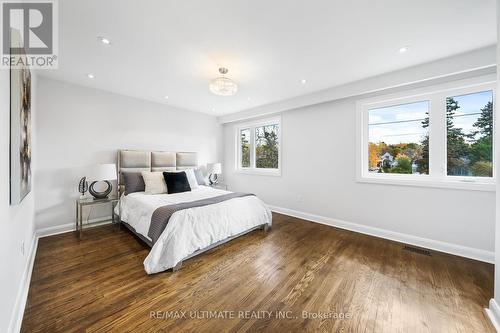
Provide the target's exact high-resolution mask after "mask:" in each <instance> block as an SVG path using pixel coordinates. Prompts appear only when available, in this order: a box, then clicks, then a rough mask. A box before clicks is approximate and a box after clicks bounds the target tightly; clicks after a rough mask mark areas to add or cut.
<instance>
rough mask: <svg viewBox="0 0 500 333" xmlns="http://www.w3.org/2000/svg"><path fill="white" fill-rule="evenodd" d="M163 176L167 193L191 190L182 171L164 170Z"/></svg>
mask: <svg viewBox="0 0 500 333" xmlns="http://www.w3.org/2000/svg"><path fill="white" fill-rule="evenodd" d="M163 178H165V183H166V184H167V189H168V194H172V193H181V192H188V191H191V187H190V186H189V181H188V178H187V176H186V173H185V172H184V171H181V172H164V173H163Z"/></svg>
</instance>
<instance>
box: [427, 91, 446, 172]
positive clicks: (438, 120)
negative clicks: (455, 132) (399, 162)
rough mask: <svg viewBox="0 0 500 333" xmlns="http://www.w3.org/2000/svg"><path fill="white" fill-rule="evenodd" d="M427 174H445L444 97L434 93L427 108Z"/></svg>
mask: <svg viewBox="0 0 500 333" xmlns="http://www.w3.org/2000/svg"><path fill="white" fill-rule="evenodd" d="M429 124H430V125H429V126H430V130H429V175H430V176H431V177H432V178H436V179H442V178H444V177H445V176H446V98H445V97H444V95H442V94H434V95H432V96H431V98H430V109H429Z"/></svg>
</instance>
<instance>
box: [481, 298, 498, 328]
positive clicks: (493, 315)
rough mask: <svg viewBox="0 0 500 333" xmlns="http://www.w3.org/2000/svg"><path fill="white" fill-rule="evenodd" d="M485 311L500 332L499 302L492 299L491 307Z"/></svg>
mask: <svg viewBox="0 0 500 333" xmlns="http://www.w3.org/2000/svg"><path fill="white" fill-rule="evenodd" d="M484 310H485V311H486V314H488V317H489V318H490V320H491V323H492V324H493V326H495V329H496V330H497V332H500V307H499V306H498V304H497V302H496V301H495V300H494V299H493V298H492V299H490V307H489V308H488V309H484Z"/></svg>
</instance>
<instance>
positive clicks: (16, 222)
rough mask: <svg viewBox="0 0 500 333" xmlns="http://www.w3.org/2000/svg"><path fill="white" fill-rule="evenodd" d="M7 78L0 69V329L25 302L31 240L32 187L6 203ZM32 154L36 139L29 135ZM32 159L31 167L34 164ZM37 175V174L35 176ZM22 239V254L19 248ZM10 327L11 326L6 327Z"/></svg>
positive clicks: (5, 328) (12, 320)
mask: <svg viewBox="0 0 500 333" xmlns="http://www.w3.org/2000/svg"><path fill="white" fill-rule="evenodd" d="M32 85H33V92H34V93H33V95H32V104H31V107H32V116H33V117H34V119H32V129H33V132H32V133H33V134H35V133H36V130H35V128H34V127H35V126H34V125H35V123H34V122H35V119H36V108H35V106H36V76H35V73H33V72H32ZM9 87H10V81H9V71H6V70H0V126H1V128H0V154H1V156H2V157H1V158H0V230H1V232H0V263H1V268H0V295H1V296H0V332H9V331H10V330H12V329H13V327H15V326H16V325H17V323H16V322H15V320H17V319H18V318H19V317H17V314H18V311H19V312H21V311H22V309H23V307H24V305H22V304H21V303H23V301H22V299H23V297H21V296H20V293H21V292H22V291H23V290H22V289H23V288H22V287H23V279H24V278H25V277H26V276H25V274H24V273H25V271H26V269H27V266H28V260H29V253H30V247H31V246H32V245H33V240H34V222H33V221H34V190H35V189H36V185H35V184H34V183H33V184H32V185H34V188H33V187H32V190H31V193H29V194H28V195H27V196H26V197H25V198H24V200H23V201H22V202H21V203H20V204H19V205H16V206H10V204H9V191H10V190H9V163H10V162H9V161H10V158H9V145H10V105H9V101H10V97H9V95H10V88H9ZM32 148H33V156H34V157H36V154H37V149H36V140H34V137H32ZM35 166H36V165H35V163H34V164H33V166H32V167H35ZM35 177H36V176H35ZM23 242H24V254H23V253H22V251H21V247H22V243H23ZM8 327H10V328H8Z"/></svg>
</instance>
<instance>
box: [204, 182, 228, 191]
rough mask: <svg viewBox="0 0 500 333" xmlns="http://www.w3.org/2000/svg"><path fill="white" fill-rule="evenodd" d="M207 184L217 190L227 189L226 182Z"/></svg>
mask: <svg viewBox="0 0 500 333" xmlns="http://www.w3.org/2000/svg"><path fill="white" fill-rule="evenodd" d="M208 186H210V187H211V188H217V189H219V190H225V191H227V185H226V184H221V183H217V184H213V185H208Z"/></svg>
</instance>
